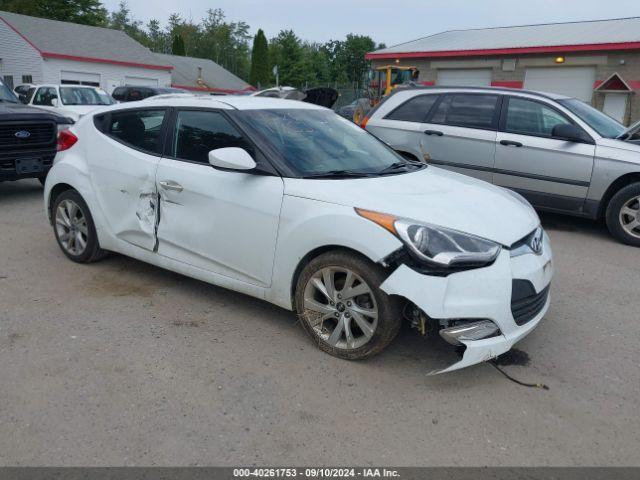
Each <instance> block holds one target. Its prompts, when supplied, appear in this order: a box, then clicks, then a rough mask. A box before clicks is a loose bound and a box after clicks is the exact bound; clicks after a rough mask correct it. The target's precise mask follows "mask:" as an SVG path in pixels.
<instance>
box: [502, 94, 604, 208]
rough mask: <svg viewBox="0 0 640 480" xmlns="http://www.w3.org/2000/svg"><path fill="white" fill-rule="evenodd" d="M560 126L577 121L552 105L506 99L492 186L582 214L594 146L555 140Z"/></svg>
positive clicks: (589, 178) (518, 99)
mask: <svg viewBox="0 0 640 480" xmlns="http://www.w3.org/2000/svg"><path fill="white" fill-rule="evenodd" d="M561 124H572V125H575V122H573V121H572V120H571V119H570V118H569V117H568V116H567V115H566V114H565V113H563V112H562V111H560V110H559V109H557V108H555V107H554V106H553V105H551V104H550V103H547V102H543V101H541V100H537V99H532V98H526V97H516V96H509V97H508V98H505V101H504V105H503V112H502V116H501V119H500V131H499V132H498V138H497V149H496V161H495V173H494V183H496V184H497V185H501V186H503V187H508V188H511V189H513V190H517V191H518V192H520V193H521V194H522V195H523V196H524V197H525V198H527V199H528V200H529V201H530V202H531V203H532V204H533V205H535V206H537V207H543V208H553V209H559V210H568V211H580V210H581V209H582V206H583V204H584V200H585V198H586V195H587V191H588V189H589V184H590V181H591V173H592V170H593V159H594V155H595V145H593V144H589V143H578V142H569V141H566V140H562V139H558V138H553V136H552V131H553V127H555V126H556V125H561ZM576 126H577V125H576ZM585 135H586V136H587V137H588V135H587V134H586V132H585Z"/></svg>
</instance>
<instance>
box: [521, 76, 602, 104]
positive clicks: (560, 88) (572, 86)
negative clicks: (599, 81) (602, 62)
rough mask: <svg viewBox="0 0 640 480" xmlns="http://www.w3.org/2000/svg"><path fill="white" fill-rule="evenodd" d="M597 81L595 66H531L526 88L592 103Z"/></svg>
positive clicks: (525, 83)
mask: <svg viewBox="0 0 640 480" xmlns="http://www.w3.org/2000/svg"><path fill="white" fill-rule="evenodd" d="M595 81H596V69H595V67H556V68H529V69H527V73H526V75H525V79H524V88H527V89H529V90H538V91H540V92H549V93H557V94H560V95H566V96H568V97H574V98H577V99H579V100H582V101H583V102H587V103H591V97H592V96H593V84H594V82H595Z"/></svg>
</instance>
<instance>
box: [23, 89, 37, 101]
mask: <svg viewBox="0 0 640 480" xmlns="http://www.w3.org/2000/svg"><path fill="white" fill-rule="evenodd" d="M34 93H36V89H35V88H33V87H31V88H30V89H29V90H28V91H27V93H26V94H25V97H26V99H27V103H29V102H30V101H31V98H32V97H33V94H34Z"/></svg>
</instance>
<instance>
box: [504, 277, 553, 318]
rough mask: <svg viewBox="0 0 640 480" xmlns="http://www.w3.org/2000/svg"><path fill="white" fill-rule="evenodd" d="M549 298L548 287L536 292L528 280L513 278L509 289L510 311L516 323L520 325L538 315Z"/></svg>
mask: <svg viewBox="0 0 640 480" xmlns="http://www.w3.org/2000/svg"><path fill="white" fill-rule="evenodd" d="M547 298H549V287H548V286H547V287H546V288H545V289H544V290H542V291H541V292H540V293H536V290H535V289H534V288H533V284H532V283H531V282H530V281H528V280H514V281H513V286H512V290H511V313H512V314H513V319H514V320H515V322H516V325H518V326H522V325H525V324H526V323H528V322H530V321H531V320H533V318H535V316H536V315H538V314H539V313H540V312H541V311H542V309H543V308H544V306H545V305H546V303H547Z"/></svg>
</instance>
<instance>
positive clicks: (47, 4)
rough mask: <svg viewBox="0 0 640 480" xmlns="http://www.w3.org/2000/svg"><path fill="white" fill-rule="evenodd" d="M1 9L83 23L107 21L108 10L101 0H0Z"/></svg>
mask: <svg viewBox="0 0 640 480" xmlns="http://www.w3.org/2000/svg"><path fill="white" fill-rule="evenodd" d="M0 10H5V11H9V12H15V13H22V14H24V15H32V16H34V17H41V18H49V19H51V20H62V21H65V22H73V23H81V24H83V25H93V26H104V25H106V23H107V10H106V9H105V8H104V6H103V5H102V2H101V1H100V0H0Z"/></svg>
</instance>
